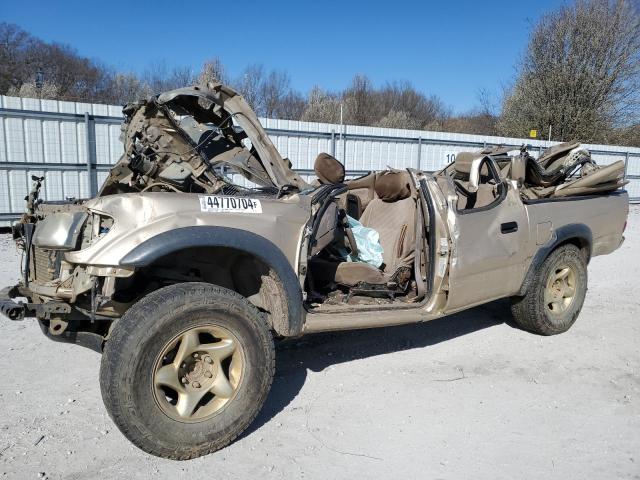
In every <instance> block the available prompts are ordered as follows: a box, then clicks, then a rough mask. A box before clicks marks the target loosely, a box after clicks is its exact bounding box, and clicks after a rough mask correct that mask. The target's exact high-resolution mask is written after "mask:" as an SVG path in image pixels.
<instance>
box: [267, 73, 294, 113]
mask: <svg viewBox="0 0 640 480" xmlns="http://www.w3.org/2000/svg"><path fill="white" fill-rule="evenodd" d="M290 91H291V79H290V78H289V74H288V73H287V72H284V71H279V70H271V71H270V72H269V74H268V75H267V76H266V77H265V78H264V80H263V82H262V84H261V85H260V97H262V104H263V106H264V110H263V111H262V112H261V113H262V114H263V115H264V116H265V117H267V118H279V117H280V115H279V109H280V105H281V103H282V101H283V99H284V98H285V96H286V95H287V94H288V93H289V92H290Z"/></svg>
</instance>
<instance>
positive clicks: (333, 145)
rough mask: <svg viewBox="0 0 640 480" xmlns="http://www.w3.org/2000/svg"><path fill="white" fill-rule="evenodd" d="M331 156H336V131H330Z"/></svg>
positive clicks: (333, 129)
mask: <svg viewBox="0 0 640 480" xmlns="http://www.w3.org/2000/svg"><path fill="white" fill-rule="evenodd" d="M331 156H332V157H335V156H336V129H335V128H332V129H331Z"/></svg>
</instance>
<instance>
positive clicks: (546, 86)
mask: <svg viewBox="0 0 640 480" xmlns="http://www.w3.org/2000/svg"><path fill="white" fill-rule="evenodd" d="M639 92H640V15H639V14H638V11H637V10H635V9H634V8H633V7H632V6H631V5H630V3H629V1H628V0H616V1H610V0H578V1H577V2H576V3H575V4H574V5H572V6H568V7H562V8H560V9H558V10H556V11H555V12H552V13H550V14H548V15H546V16H544V17H543V18H542V19H541V20H540V21H539V22H538V23H537V24H536V25H535V28H534V29H533V32H532V34H531V38H530V40H529V44H528V47H527V51H526V54H525V55H524V58H523V59H522V61H521V63H520V66H519V71H518V78H517V80H516V82H515V85H514V86H513V88H512V89H511V90H510V91H509V92H508V93H507V95H506V97H505V99H504V103H503V114H502V118H501V119H500V123H499V127H500V130H501V132H502V133H504V134H506V135H513V136H524V135H526V134H527V132H528V131H529V130H530V129H537V130H541V131H544V132H547V131H548V129H549V126H551V130H552V138H553V139H557V140H570V139H572V138H580V139H581V140H583V141H592V142H597V141H602V140H604V139H605V138H606V137H607V133H608V132H609V131H611V130H612V129H613V128H615V127H621V126H624V125H625V124H631V123H633V122H634V121H635V122H637V121H638V117H639V115H640V113H639V110H640V109H639V108H638V107H639V105H640V103H639V100H640V93H639Z"/></svg>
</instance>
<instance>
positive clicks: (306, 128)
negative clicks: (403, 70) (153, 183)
mask: <svg viewBox="0 0 640 480" xmlns="http://www.w3.org/2000/svg"><path fill="white" fill-rule="evenodd" d="M121 110H122V107H120V106H117V105H102V104H91V103H79V102H65V101H57V100H38V99H33V98H19V97H8V96H1V97H0V122H1V123H0V226H6V225H8V224H9V221H10V220H12V219H15V218H17V217H18V216H19V215H20V213H21V212H22V211H23V209H24V197H25V196H26V195H27V193H28V191H29V188H30V183H31V180H30V177H31V175H35V174H37V175H44V176H45V178H46V180H45V183H44V188H43V191H42V198H44V199H45V200H63V199H65V198H70V197H74V198H85V197H89V196H92V195H94V194H95V192H96V191H97V189H98V188H99V187H100V185H101V184H102V183H103V182H104V180H105V178H106V177H107V175H108V170H109V167H110V166H111V165H113V164H114V163H115V162H116V161H117V160H118V158H119V157H120V155H121V154H122V151H123V147H122V143H121V142H120V139H119V137H120V123H121V120H122V115H121ZM260 120H261V122H262V124H263V125H264V127H265V128H266V130H267V133H268V134H269V136H270V138H271V139H272V141H273V143H274V144H275V146H276V148H277V149H278V150H279V151H280V153H281V154H282V156H283V157H286V158H289V159H290V160H291V162H292V164H293V167H294V168H295V169H297V170H299V171H300V173H301V175H302V177H303V178H305V179H308V180H311V179H313V178H314V176H313V172H312V169H313V162H314V160H315V158H316V156H317V155H318V153H320V152H323V151H324V152H329V153H331V154H333V155H334V156H336V157H337V158H338V159H340V160H341V161H343V162H344V163H345V166H346V168H347V171H348V172H349V173H350V175H354V174H360V173H362V172H366V171H369V170H382V169H385V168H386V167H387V166H389V167H393V168H407V167H413V168H418V169H421V170H426V171H433V170H438V169H440V168H442V167H444V166H445V165H447V164H448V163H449V162H451V161H452V160H453V159H454V158H455V155H457V154H458V153H459V152H462V151H468V150H474V149H478V148H481V147H483V146H486V145H498V144H499V145H511V146H514V147H518V146H520V145H521V144H523V143H527V144H529V145H531V146H532V147H533V154H534V155H536V156H537V155H538V154H539V153H540V152H541V151H542V150H544V149H545V148H547V147H549V146H550V145H552V144H554V143H556V142H551V143H549V142H545V141H542V140H531V139H521V138H508V137H490V136H482V135H469V134H462V133H448V132H427V131H422V130H400V129H390V128H379V127H363V126H354V125H345V126H341V125H334V124H328V123H317V122H301V121H295V120H277V119H266V118H261V119H260ZM585 146H586V147H587V148H588V149H589V150H590V151H591V153H592V156H593V158H594V160H595V161H596V162H598V163H599V164H601V165H606V164H609V163H612V162H614V161H617V160H621V159H622V160H626V161H627V178H628V179H629V180H630V184H629V185H628V187H627V190H628V191H629V195H630V197H632V201H640V148H632V147H619V146H610V145H585Z"/></svg>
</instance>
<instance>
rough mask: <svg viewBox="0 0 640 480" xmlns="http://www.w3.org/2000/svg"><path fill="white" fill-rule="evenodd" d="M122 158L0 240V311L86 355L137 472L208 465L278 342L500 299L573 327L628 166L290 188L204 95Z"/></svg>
mask: <svg viewBox="0 0 640 480" xmlns="http://www.w3.org/2000/svg"><path fill="white" fill-rule="evenodd" d="M123 112H124V115H125V122H124V124H123V135H122V139H123V142H124V148H125V152H124V154H123V156H122V158H121V159H120V161H119V162H118V163H117V164H116V165H115V166H114V167H113V169H112V170H111V172H110V175H109V177H108V178H107V180H106V181H105V183H104V185H103V186H102V187H101V190H100V192H99V194H98V196H97V197H96V198H93V199H90V200H86V201H70V202H60V203H55V202H42V201H41V200H40V199H39V198H38V197H39V188H40V184H41V182H42V179H41V178H34V188H33V190H32V192H31V194H30V195H29V197H28V202H27V210H26V213H25V214H24V215H23V217H22V219H21V221H20V222H18V223H17V224H16V225H15V226H14V238H15V240H16V244H17V246H18V248H20V249H22V250H23V251H24V257H23V258H24V261H23V266H22V269H23V271H22V278H23V279H22V281H21V282H20V283H19V284H18V285H15V286H12V287H9V288H6V289H4V290H3V291H2V294H1V297H0V310H1V311H2V313H4V314H5V316H7V317H8V318H10V319H12V320H22V319H23V318H25V317H35V318H36V319H37V322H38V323H39V325H40V327H41V329H42V331H43V333H44V334H45V335H47V336H48V337H49V338H51V339H52V340H56V341H62V342H72V343H76V344H79V345H83V346H86V347H89V348H92V349H94V350H96V351H98V352H100V353H101V354H102V364H101V371H100V383H101V388H102V396H103V399H104V402H105V405H106V407H107V410H108V411H109V414H110V415H111V418H112V419H113V421H114V422H115V423H116V425H117V426H118V428H119V429H120V430H121V431H122V432H123V433H124V435H125V436H126V437H127V438H128V439H129V440H131V441H132V442H133V443H134V444H135V445H137V446H138V447H140V448H141V449H143V450H145V451H146V452H149V453H151V454H154V455H159V456H162V457H167V458H173V459H188V458H193V457H196V456H199V455H203V454H206V453H209V452H212V451H215V450H217V449H220V448H223V447H224V446H226V445H227V444H229V443H230V442H231V441H233V439H235V438H236V437H237V436H238V435H239V434H240V433H241V432H242V431H243V430H245V429H246V428H247V426H248V425H249V424H250V423H251V421H252V420H253V419H254V417H255V416H256V414H257V413H258V411H259V410H260V408H261V407H262V404H263V402H264V401H265V398H266V396H267V393H268V392H269V388H270V386H271V382H272V378H273V374H274V357H275V353H274V341H276V340H277V339H280V338H285V337H296V336H300V335H304V334H307V333H311V332H321V331H329V330H348V329H356V328H372V327H381V326H388V325H398V324H404V323H411V322H423V321H428V320H432V319H435V318H439V317H442V316H445V315H449V314H451V313H454V312H458V311H460V310H463V309H467V308H470V307H473V306H476V305H480V304H483V303H486V302H490V301H492V300H495V299H499V298H510V299H511V300H512V311H513V316H514V319H515V323H516V324H517V325H519V326H521V327H522V328H524V329H526V330H529V331H531V332H534V333H537V334H542V335H552V334H557V333H561V332H564V331H566V330H567V329H569V328H570V327H571V325H572V324H573V323H574V322H575V321H576V318H577V317H578V314H579V313H580V309H581V307H582V304H583V301H584V298H585V294H586V291H587V265H588V263H589V260H590V258H591V257H593V256H595V255H604V254H608V253H611V252H613V251H614V250H615V249H617V248H618V247H619V246H620V244H621V243H622V241H623V231H624V229H625V225H626V218H627V214H628V196H627V193H626V192H625V191H624V190H623V189H622V187H623V186H624V184H625V180H624V165H623V163H622V162H617V163H614V164H612V165H609V166H598V165H596V164H595V163H594V162H593V161H592V160H591V156H590V154H589V152H588V151H587V150H585V149H584V148H583V147H582V146H581V145H580V144H579V143H576V142H573V143H566V144H560V145H557V146H555V147H552V148H550V149H548V150H547V151H546V152H544V153H543V154H542V155H541V156H540V157H539V158H534V157H533V156H532V155H530V154H529V153H528V151H527V148H526V147H524V146H523V147H522V148H520V149H515V150H514V149H512V148H508V147H507V148H500V147H494V148H489V149H485V150H483V151H478V152H466V153H460V154H458V155H457V157H456V159H455V161H454V162H453V163H451V164H450V165H448V166H447V167H446V168H444V169H443V170H441V171H439V172H435V173H426V172H421V171H418V170H414V169H407V170H386V171H382V172H371V173H369V174H368V175H365V176H363V177H359V178H353V179H347V178H346V176H345V170H344V167H343V165H342V164H340V162H338V161H337V160H336V159H335V158H333V157H332V156H331V155H328V154H324V153H323V154H320V155H319V156H318V158H317V160H316V163H315V171H316V175H317V180H315V181H314V182H313V183H307V182H306V181H305V180H303V179H302V178H301V177H300V176H299V175H297V174H296V173H295V172H294V171H293V170H292V169H291V164H290V162H289V161H288V160H287V159H283V158H282V157H281V156H280V154H279V153H278V151H277V150H276V148H275V147H274V145H273V144H272V143H271V141H270V140H269V138H268V136H267V135H266V133H265V131H264V130H263V128H262V127H261V125H260V123H259V121H258V119H257V117H256V115H255V114H254V112H253V111H252V110H251V109H250V108H249V106H248V105H247V104H246V102H245V101H244V100H243V99H242V97H241V96H239V95H238V94H237V93H236V92H234V91H233V90H232V89H230V88H228V87H226V86H224V85H221V84H210V85H208V86H207V87H191V88H184V89H178V90H173V91H170V92H166V93H163V94H161V95H158V96H155V97H152V98H150V99H148V100H145V101H141V102H138V103H134V104H129V105H127V106H126V107H125V108H124V110H123Z"/></svg>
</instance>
